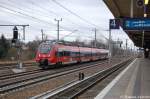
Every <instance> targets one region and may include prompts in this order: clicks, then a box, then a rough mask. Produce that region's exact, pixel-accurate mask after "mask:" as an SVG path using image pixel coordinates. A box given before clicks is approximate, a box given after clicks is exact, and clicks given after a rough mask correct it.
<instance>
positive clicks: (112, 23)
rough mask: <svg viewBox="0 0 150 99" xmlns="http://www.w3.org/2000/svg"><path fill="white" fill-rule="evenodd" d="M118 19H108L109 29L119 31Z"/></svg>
mask: <svg viewBox="0 0 150 99" xmlns="http://www.w3.org/2000/svg"><path fill="white" fill-rule="evenodd" d="M119 23H120V20H119V19H110V21H109V28H110V29H119Z"/></svg>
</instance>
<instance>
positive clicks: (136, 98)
mask: <svg viewBox="0 0 150 99" xmlns="http://www.w3.org/2000/svg"><path fill="white" fill-rule="evenodd" d="M95 99H150V59H143V58H136V59H135V60H134V61H133V62H132V63H131V64H130V65H129V66H128V67H126V68H125V69H124V70H123V71H122V72H121V73H120V74H119V75H118V76H117V77H116V78H115V79H114V80H113V81H111V82H110V83H109V84H108V85H107V86H106V87H105V88H104V89H103V90H102V91H101V92H100V93H99V94H98V95H97V96H96V97H95Z"/></svg>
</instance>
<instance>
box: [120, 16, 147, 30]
mask: <svg viewBox="0 0 150 99" xmlns="http://www.w3.org/2000/svg"><path fill="white" fill-rule="evenodd" d="M123 29H124V30H129V31H130V30H150V18H125V19H123Z"/></svg>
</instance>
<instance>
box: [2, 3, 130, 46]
mask: <svg viewBox="0 0 150 99" xmlns="http://www.w3.org/2000/svg"><path fill="white" fill-rule="evenodd" d="M55 18H56V19H60V18H62V21H61V22H60V30H61V31H60V38H62V37H63V36H65V35H68V34H70V33H71V34H70V35H69V36H67V37H65V38H64V39H65V40H70V41H71V40H75V39H77V38H78V39H81V40H82V41H83V40H84V41H85V40H86V41H90V40H92V39H94V31H93V29H94V28H96V29H97V39H98V40H103V41H105V40H106V39H105V38H108V33H109V32H108V27H109V19H112V18H114V17H113V15H112V14H111V12H110V11H109V9H108V8H107V6H106V5H105V4H104V2H103V0H0V24H29V25H30V26H29V27H27V28H26V42H27V41H32V40H34V39H37V38H39V39H41V29H43V30H44V33H45V35H47V36H48V39H56V37H57V32H56V29H57V24H56V23H57V22H56V21H55V20H54V19H55ZM12 28H13V27H0V33H1V34H2V33H3V34H5V36H7V38H12ZM18 28H19V32H20V33H21V35H22V28H21V27H18ZM72 32H73V33H72ZM112 38H113V40H117V39H118V38H119V39H121V40H124V41H125V39H127V38H128V37H127V35H126V34H125V32H123V31H122V30H113V31H112ZM129 42H130V44H132V43H131V41H129Z"/></svg>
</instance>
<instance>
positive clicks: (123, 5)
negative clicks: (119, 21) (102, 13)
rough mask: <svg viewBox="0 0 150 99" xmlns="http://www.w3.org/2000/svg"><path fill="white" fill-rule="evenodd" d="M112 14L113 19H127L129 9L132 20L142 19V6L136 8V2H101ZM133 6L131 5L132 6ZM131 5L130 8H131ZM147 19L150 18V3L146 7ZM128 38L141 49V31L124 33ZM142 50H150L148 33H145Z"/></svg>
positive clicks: (123, 0)
mask: <svg viewBox="0 0 150 99" xmlns="http://www.w3.org/2000/svg"><path fill="white" fill-rule="evenodd" d="M103 1H104V3H105V4H106V5H107V6H108V8H109V10H110V11H111V12H112V14H113V15H114V17H115V18H129V17H131V13H132V12H131V8H133V10H132V11H133V14H132V18H143V17H144V6H138V5H137V1H138V0H133V2H132V0H103ZM132 4H133V5H132ZM131 5H132V7H131ZM146 13H147V17H148V18H150V2H148V4H147V6H146ZM126 33H127V34H128V36H129V37H130V38H131V39H132V41H133V42H134V44H135V45H136V46H138V47H142V37H143V36H142V35H143V31H140V30H138V31H126ZM143 44H144V46H143V47H144V48H150V31H145V36H144V43H143Z"/></svg>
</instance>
